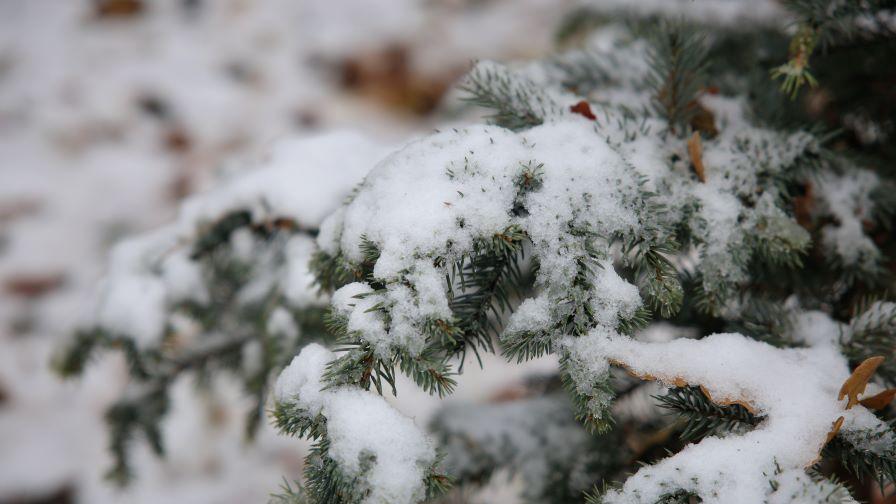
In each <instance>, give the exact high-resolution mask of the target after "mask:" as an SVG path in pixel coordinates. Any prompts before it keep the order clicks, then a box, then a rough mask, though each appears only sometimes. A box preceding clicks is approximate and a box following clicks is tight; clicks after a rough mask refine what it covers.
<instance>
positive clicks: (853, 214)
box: [816, 169, 881, 271]
mask: <svg viewBox="0 0 896 504" xmlns="http://www.w3.org/2000/svg"><path fill="white" fill-rule="evenodd" d="M879 184H880V180H879V178H878V177H877V175H876V174H875V173H874V172H871V171H868V170H862V169H856V170H850V172H849V174H848V175H847V174H842V175H838V174H835V173H833V172H826V173H823V174H822V175H821V176H820V177H819V179H818V181H817V184H816V188H817V196H818V201H819V203H820V206H821V209H819V210H823V211H826V212H827V214H828V215H831V216H833V217H834V219H835V220H836V222H835V223H834V224H829V225H826V226H825V227H824V228H823V230H822V232H823V236H822V243H823V244H824V245H825V248H826V249H827V250H828V251H829V252H830V253H831V254H832V255H833V256H834V257H836V258H837V259H839V261H840V262H841V263H842V264H843V265H844V266H857V267H859V268H862V269H866V270H872V271H873V270H874V267H875V266H876V265H877V263H878V261H879V260H880V255H881V253H880V250H878V248H877V246H876V245H875V244H874V242H873V241H872V240H871V238H870V237H868V236H867V235H866V234H865V232H864V228H863V225H864V223H865V222H866V221H869V220H871V219H872V216H873V214H872V211H873V209H874V204H873V202H872V201H871V197H870V196H871V192H872V190H873V189H875V188H876V187H877V186H878V185H879Z"/></svg>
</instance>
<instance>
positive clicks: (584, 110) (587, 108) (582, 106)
mask: <svg viewBox="0 0 896 504" xmlns="http://www.w3.org/2000/svg"><path fill="white" fill-rule="evenodd" d="M569 111H570V112H572V113H573V114H579V115H581V116H585V117H587V118H588V119H591V120H592V121H594V120H596V119H597V116H596V115H594V112H592V111H591V105H589V104H588V102H587V101H585V100H582V101H580V102H579V103H576V104H575V105H573V106H571V107H569Z"/></svg>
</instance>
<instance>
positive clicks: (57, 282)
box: [4, 273, 65, 299]
mask: <svg viewBox="0 0 896 504" xmlns="http://www.w3.org/2000/svg"><path fill="white" fill-rule="evenodd" d="M64 280H65V277H64V275H62V274H61V273H55V274H46V275H18V276H14V277H12V278H8V279H7V280H6V282H5V283H4V288H5V290H6V292H7V293H8V294H12V295H14V296H18V297H22V298H30V299H34V298H38V297H41V296H43V295H44V294H47V293H48V292H50V291H52V290H55V289H58V288H59V287H61V286H62V283H63V281H64Z"/></svg>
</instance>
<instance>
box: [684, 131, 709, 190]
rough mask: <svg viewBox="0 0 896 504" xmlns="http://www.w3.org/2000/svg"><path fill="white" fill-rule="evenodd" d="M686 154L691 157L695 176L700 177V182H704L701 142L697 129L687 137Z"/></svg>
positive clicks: (704, 173)
mask: <svg viewBox="0 0 896 504" xmlns="http://www.w3.org/2000/svg"><path fill="white" fill-rule="evenodd" d="M688 156H690V158H691V164H692V165H693V166H694V172H695V173H696V174H697V178H698V179H700V182H703V183H706V170H705V169H704V168H703V143H702V141H701V140H700V132H699V131H695V132H694V134H693V135H691V138H688Z"/></svg>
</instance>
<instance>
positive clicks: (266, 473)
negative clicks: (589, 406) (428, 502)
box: [0, 0, 563, 503]
mask: <svg viewBox="0 0 896 504" xmlns="http://www.w3.org/2000/svg"><path fill="white" fill-rule="evenodd" d="M562 13H563V9H561V8H558V3H557V2H556V1H554V0H523V1H514V0H489V1H476V0H441V1H424V0H420V1H415V0H394V1H389V2H369V1H367V0H345V1H340V2H334V1H332V0H305V1H293V0H265V1H255V2H251V1H248V0H216V1H210V0H206V1H202V0H155V1H147V0H144V1H143V2H140V1H137V0H103V1H88V0H66V1H60V0H0V289H2V290H0V447H2V448H0V502H7V501H13V502H29V501H31V500H36V499H40V498H43V499H46V498H50V497H53V498H57V499H59V502H65V501H66V500H65V499H68V498H71V499H74V500H75V501H78V502H91V503H102V502H153V503H159V502H196V503H206V502H208V503H227V502H233V503H237V502H239V503H242V502H259V501H262V500H263V499H264V496H265V495H266V494H267V493H268V492H269V491H272V490H274V489H276V487H277V485H278V483H279V481H280V478H281V477H282V476H283V475H297V474H298V473H299V471H300V461H301V456H302V448H301V447H300V446H299V445H298V444H297V443H296V442H295V441H292V440H287V439H283V438H279V437H277V436H276V435H275V434H274V433H273V432H272V431H271V430H270V429H267V430H266V431H265V432H263V433H262V435H261V436H260V437H259V439H258V440H257V442H256V443H255V444H253V445H250V446H247V445H245V444H244V443H243V442H242V440H241V428H242V426H241V424H240V422H241V420H240V419H241V418H242V412H241V411H242V410H241V408H243V407H246V405H245V404H242V403H241V400H240V399H239V391H238V386H237V385H236V384H233V383H221V384H219V386H218V387H216V394H214V396H208V397H198V398H197V396H196V393H195V391H194V388H193V387H192V384H191V383H189V381H183V382H182V383H179V384H178V385H177V386H176V392H175V399H174V400H175V404H174V413H173V414H172V415H171V417H170V419H169V421H168V422H167V423H166V425H165V429H166V437H167V439H168V440H169V443H168V444H169V448H170V453H169V456H168V458H167V459H166V460H165V461H159V460H157V459H156V458H155V457H154V456H152V455H151V454H150V453H149V452H148V451H140V452H138V453H137V460H136V464H135V465H136V469H137V474H138V478H137V481H136V483H135V484H134V486H132V487H131V488H129V489H127V490H126V491H124V493H121V492H120V491H117V490H114V489H112V488H110V487H108V486H107V485H106V484H104V483H103V481H102V480H101V474H102V472H103V470H104V469H105V468H106V467H107V464H108V459H107V455H106V452H105V443H106V440H105V432H104V430H103V426H102V411H103V409H104V407H105V405H106V404H108V402H109V401H110V400H111V399H112V398H113V397H115V396H116V394H117V393H118V392H119V391H120V390H121V389H122V386H123V383H122V382H123V380H124V377H125V373H124V370H123V367H122V363H121V362H120V361H119V360H118V359H116V358H106V359H103V360H101V361H99V362H97V363H96V365H95V366H93V368H92V370H91V371H90V372H88V374H87V375H86V376H85V377H84V379H83V380H81V381H79V382H70V383H62V382H60V381H59V380H58V379H57V378H56V377H55V376H54V375H53V374H52V373H51V372H50V371H49V369H48V364H49V361H50V359H51V357H52V354H53V352H54V349H56V348H57V346H58V344H59V343H60V342H61V341H62V340H63V339H64V338H66V337H67V336H68V335H69V333H70V331H71V328H72V327H73V325H74V324H75V323H77V321H78V320H79V319H80V318H82V317H83V314H84V312H85V310H86V309H87V308H86V307H87V306H89V300H90V296H91V293H92V292H93V290H94V288H95V284H96V281H97V279H98V277H99V276H100V275H101V274H102V271H103V265H104V257H105V254H106V252H107V250H108V248H109V247H110V245H111V244H113V243H114V242H115V241H116V240H118V239H119V238H120V237H122V236H126V235H129V234H132V233H135V232H138V231H141V230H145V229H149V228H152V227H154V226H156V225H159V224H160V223H163V222H167V221H169V220H171V219H172V218H173V216H174V212H175V209H176V206H177V204H178V202H179V201H180V200H181V199H183V197H185V196H186V195H189V194H191V193H193V192H196V191H201V190H203V189H204V188H206V187H208V186H209V184H210V183H211V181H212V180H213V179H214V175H215V173H216V172H219V171H222V170H230V169H234V168H239V167H241V164H245V160H247V159H251V158H253V157H255V156H258V155H259V154H260V153H262V152H264V151H265V149H266V148H267V147H268V146H269V145H270V144H271V142H273V141H274V140H276V139H279V138H283V137H287V136H304V135H309V134H312V133H314V132H317V131H321V130H330V129H335V128H346V127H350V128H353V129H359V130H361V131H363V132H365V133H367V134H369V135H372V136H374V137H377V138H379V139H382V140H386V141H390V142H397V141H400V140H401V139H403V138H406V137H408V136H410V135H413V134H415V133H417V132H423V131H427V130H428V129H430V128H431V127H432V125H433V124H434V116H437V115H438V114H439V112H432V109H433V107H434V104H435V102H436V101H437V100H438V98H439V96H440V95H441V94H442V93H443V92H444V90H445V88H446V87H447V86H449V85H450V83H451V82H452V81H453V80H454V79H455V78H456V77H457V76H458V75H459V74H460V73H462V72H463V71H464V70H465V69H466V68H467V67H468V64H469V61H470V60H471V59H475V58H499V59H500V58H516V57H524V56H531V55H537V54H540V53H542V52H544V51H545V50H547V49H548V48H549V46H550V43H551V34H552V29H553V27H554V26H556V20H557V18H558V16H560V15H561V14H562ZM424 112H426V113H427V114H425V115H421V114H422V113H424ZM495 360H496V361H497V359H495ZM497 365H499V364H497V362H496V363H495V364H494V365H492V366H491V370H492V371H494V370H495V369H496V368H495V366H497ZM551 365H552V363H550V362H543V363H536V364H535V366H548V367H549V366H551ZM487 366H488V365H487ZM468 369H470V371H469V373H468V374H467V375H466V376H465V379H464V382H463V383H462V385H461V386H460V388H459V390H458V392H457V394H456V396H457V397H458V398H459V399H464V398H466V399H475V398H482V397H485V396H487V395H489V394H491V393H493V391H494V390H495V389H497V388H500V387H502V386H506V385H507V384H511V383H513V382H514V381H515V379H516V378H517V376H518V375H519V374H520V373H522V371H521V370H520V368H518V367H513V368H509V369H508V372H507V373H489V374H488V375H486V374H485V373H479V372H477V371H476V370H475V366H469V367H468ZM486 376H491V378H489V379H488V380H489V382H488V383H486V382H485V381H484V380H485V379H486V378H485V377H486ZM402 390H403V394H402V397H401V399H400V401H399V403H400V407H401V409H402V410H403V411H404V412H405V413H407V414H409V415H411V416H413V417H415V418H417V420H418V422H421V423H422V422H425V420H426V418H427V417H428V415H429V414H430V413H431V411H432V402H431V401H429V400H428V398H427V397H426V396H425V395H424V394H422V393H419V394H418V393H417V392H415V388H414V387H411V386H406V387H403V388H402ZM17 499H20V500H17Z"/></svg>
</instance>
